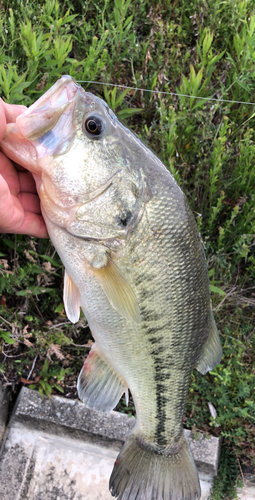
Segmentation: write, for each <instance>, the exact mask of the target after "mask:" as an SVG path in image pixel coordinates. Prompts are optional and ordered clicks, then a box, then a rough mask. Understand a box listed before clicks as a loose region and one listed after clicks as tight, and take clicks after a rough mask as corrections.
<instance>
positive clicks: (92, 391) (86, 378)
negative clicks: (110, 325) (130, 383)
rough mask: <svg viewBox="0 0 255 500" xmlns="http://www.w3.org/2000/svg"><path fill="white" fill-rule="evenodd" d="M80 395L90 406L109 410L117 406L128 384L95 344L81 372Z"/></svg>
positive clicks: (105, 410)
mask: <svg viewBox="0 0 255 500" xmlns="http://www.w3.org/2000/svg"><path fill="white" fill-rule="evenodd" d="M77 388H78V396H79V398H80V399H81V400H82V401H83V402H84V404H85V405H86V406H88V408H92V409H93V410H100V411H103V412H109V411H111V410H113V408H115V406H116V405H117V403H118V402H119V400H120V398H121V396H122V394H123V392H125V391H126V390H127V384H126V382H125V380H124V379H123V378H121V377H120V376H119V375H118V374H117V373H116V371H115V370H114V368H112V367H111V365H110V364H109V363H108V361H107V360H106V359H105V357H104V356H103V355H102V353H101V351H100V350H99V349H98V347H97V345H96V344H94V346H93V347H92V349H91V351H90V353H89V356H88V357H87V359H86V361H85V363H84V365H83V368H82V370H81V372H80V375H79V378H78V383H77Z"/></svg>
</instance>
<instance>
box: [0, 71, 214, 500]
mask: <svg viewBox="0 0 255 500" xmlns="http://www.w3.org/2000/svg"><path fill="white" fill-rule="evenodd" d="M90 126H91V127H92V128H90ZM95 134H96V135H95ZM1 148H2V149H3V151H4V152H5V153H6V154H7V155H8V156H9V157H10V158H12V159H13V160H14V161H17V162H18V163H20V164H21V165H23V166H25V167H26V168H28V169H29V170H30V171H31V172H32V173H33V175H34V178H35V180H36V183H37V189H38V194H39V196H40V198H41V206H42V213H43V216H44V219H45V222H46V225H47V229H48V232H49V235H50V237H51V239H52V242H53V244H54V246H55V247H56V249H57V251H58V253H59V255H60V257H61V259H62V261H63V264H64V266H65V279H64V304H65V309H66V314H67V316H68V317H69V319H70V320H71V321H72V322H73V323H75V322H77V321H78V319H79V315H80V307H81V308H82V309H83V311H84V314H85V316H86V318H87V321H88V324H89V326H90V328H91V331H92V334H93V336H94V338H95V341H96V342H95V344H94V346H93V348H92V349H91V351H90V354H89V356H88V357H87V359H86V360H85V363H84V366H83V368H82V370H81V373H80V375H79V379H78V394H79V397H80V398H81V399H82V400H83V401H84V403H85V404H86V405H87V406H89V407H91V408H94V409H97V410H98V409H101V410H102V411H105V412H109V411H111V410H112V409H113V408H114V407H115V406H116V404H117V402H118V400H119V399H120V397H121V396H122V394H123V392H126V394H127V390H128V388H129V389H130V390H131V393H132V395H133V399H134V403H135V407H136V414H137V422H136V426H135V428H134V429H133V431H132V433H131V435H130V436H129V437H128V439H127V441H126V443H125V445H124V447H123V449H122V450H121V452H120V454H119V456H118V458H117V460H116V462H115V465H114V469H113V472H112V475H111V478H110V482H109V488H110V491H111V493H112V495H113V496H115V497H118V499H119V500H138V498H139V500H197V499H199V497H200V486H199V480H198V476H197V472H196V468H195V464H194V461H193V458H192V455H191V452H190V450H189V446H188V443H187V441H186V439H185V436H184V432H183V427H182V417H183V412H184V407H185V401H186V397H187V391H188V387H189V382H190V374H191V371H192V369H193V368H195V367H196V368H197V369H198V370H199V371H200V372H201V373H206V372H207V371H208V370H209V369H212V368H213V367H214V366H215V365H216V364H217V363H218V362H219V361H220V359H221V347H220V341H219V337H218V333H217V329H216V326H215V322H214V319H213V314H212V306H211V299H210V292H209V280H208V271H207V265H206V261H205V255H204V250H203V244H202V242H201V238H200V235H199V233H198V230H197V226H196V222H195V219H194V217H193V214H192V212H191V211H190V209H189V207H188V203H187V200H186V198H185V196H184V194H183V192H182V191H181V189H180V188H179V186H178V185H177V183H176V181H175V179H174V178H173V176H172V175H171V174H170V173H169V172H168V171H167V169H166V168H165V166H164V165H163V164H162V163H161V161H160V160H159V159H158V158H157V157H156V156H155V155H154V154H153V152H152V151H150V149H148V148H147V147H146V146H145V145H144V144H143V143H142V141H141V140H140V139H139V138H138V137H137V136H136V135H135V134H133V133H132V132H131V131H130V130H128V129H127V128H126V127H125V126H124V125H123V124H121V123H120V122H119V121H118V119H117V117H116V116H115V115H114V113H113V111H112V110H111V109H110V108H109V107H108V106H107V104H106V103H104V101H102V99H100V98H98V97H96V96H93V95H92V94H90V93H88V92H85V91H84V90H83V89H82V87H80V86H79V85H77V83H76V82H75V81H74V80H73V79H72V78H71V77H69V76H64V77H62V78H61V79H60V80H59V81H58V82H56V84H55V85H54V86H53V87H52V88H51V89H50V90H49V91H48V92H46V94H44V95H43V96H42V97H41V98H40V99H39V100H38V102H35V103H34V104H33V105H32V108H31V109H30V108H29V109H28V110H27V111H25V112H24V113H23V114H21V115H20V116H19V117H18V118H17V122H16V124H8V125H7V131H6V135H5V137H4V139H3V142H2V143H1Z"/></svg>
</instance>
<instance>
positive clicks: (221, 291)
mask: <svg viewBox="0 0 255 500" xmlns="http://www.w3.org/2000/svg"><path fill="white" fill-rule="evenodd" d="M210 290H211V292H214V293H219V294H220V295H226V293H225V292H224V291H223V290H221V288H218V287H217V286H214V285H210Z"/></svg>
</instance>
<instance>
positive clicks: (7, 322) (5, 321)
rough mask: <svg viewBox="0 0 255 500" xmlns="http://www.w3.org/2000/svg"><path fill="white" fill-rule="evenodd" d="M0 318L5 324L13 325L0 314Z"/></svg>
mask: <svg viewBox="0 0 255 500" xmlns="http://www.w3.org/2000/svg"><path fill="white" fill-rule="evenodd" d="M0 319H1V320H2V321H3V322H4V323H6V324H7V325H9V326H11V327H12V326H13V325H12V324H11V323H9V321H7V320H6V319H4V318H3V317H2V316H0ZM14 326H16V325H14Z"/></svg>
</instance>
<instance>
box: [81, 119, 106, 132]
mask: <svg viewBox="0 0 255 500" xmlns="http://www.w3.org/2000/svg"><path fill="white" fill-rule="evenodd" d="M103 125H104V124H103V120H101V118H99V117H98V116H89V117H88V118H87V119H86V121H85V129H86V131H87V132H88V133H89V134H90V135H100V134H101V132H102V131H103Z"/></svg>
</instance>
